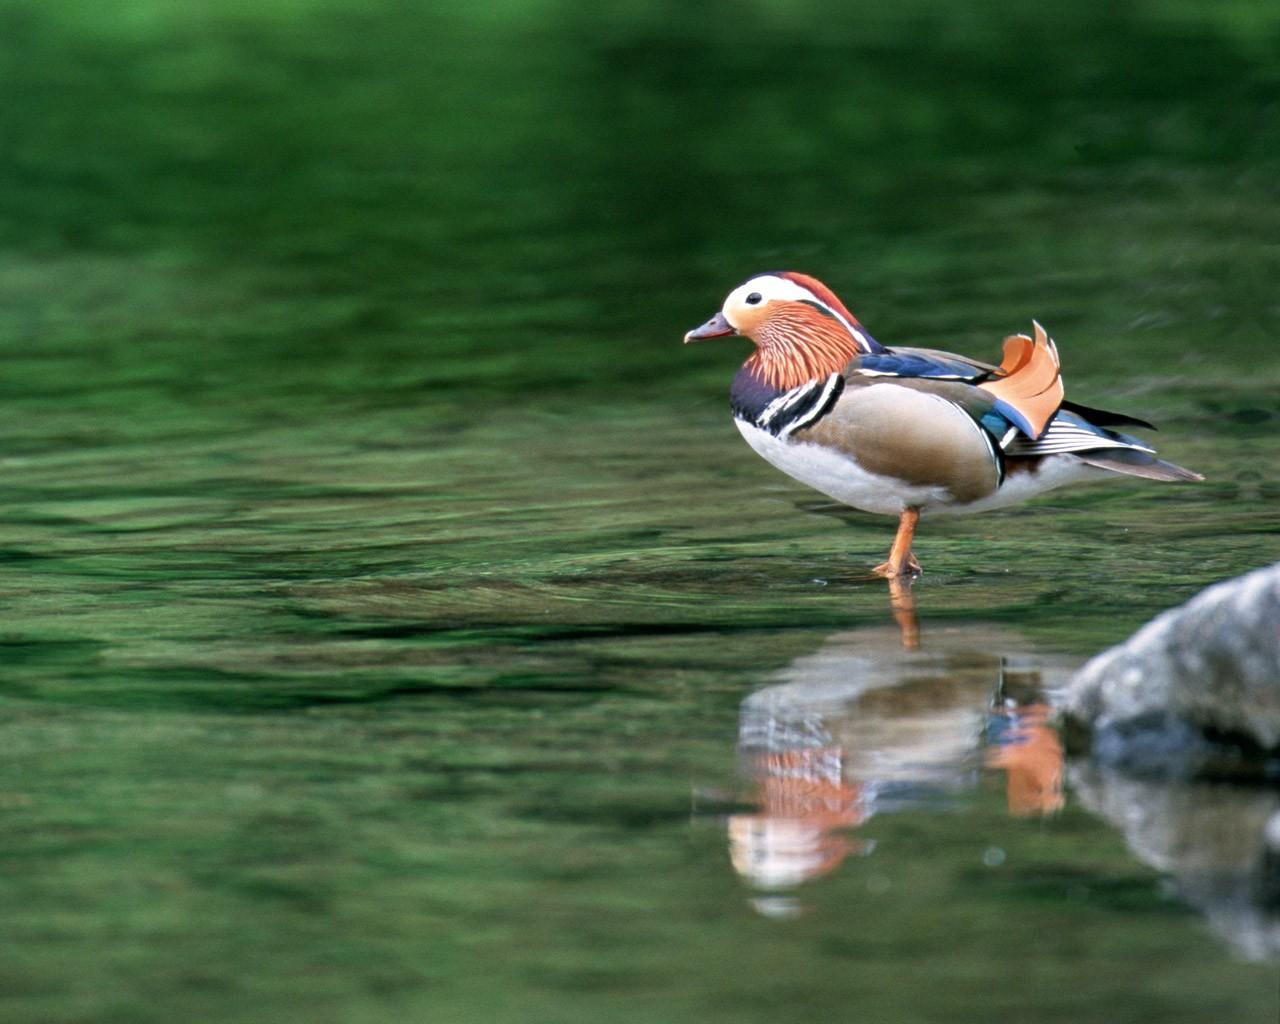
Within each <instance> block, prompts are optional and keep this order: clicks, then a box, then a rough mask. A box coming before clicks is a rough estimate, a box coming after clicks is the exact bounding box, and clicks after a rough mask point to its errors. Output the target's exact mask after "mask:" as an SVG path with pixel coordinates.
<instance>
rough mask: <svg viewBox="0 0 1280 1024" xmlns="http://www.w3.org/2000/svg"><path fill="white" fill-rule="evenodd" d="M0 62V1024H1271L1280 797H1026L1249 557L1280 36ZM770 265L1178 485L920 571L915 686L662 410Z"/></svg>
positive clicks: (712, 447)
mask: <svg viewBox="0 0 1280 1024" xmlns="http://www.w3.org/2000/svg"><path fill="white" fill-rule="evenodd" d="M815 24H821V25H822V26H823V31H821V32H815V31H814V25H815ZM0 40H3V42H2V43H0V54H2V56H3V60H0V87H3V89H4V91H5V93H6V95H18V96H21V97H22V102H20V103H11V104H6V105H5V106H4V108H3V110H0V137H3V138H4V139H6V140H7V142H6V145H5V149H6V152H7V156H6V157H5V159H4V161H3V162H2V163H0V347H2V349H3V354H4V363H3V365H4V367H5V373H4V380H3V384H0V387H2V388H3V398H4V401H3V402H2V403H0V452H2V455H3V462H2V463H0V470H2V472H0V495H2V497H3V501H2V502H0V519H2V522H3V531H4V532H3V541H2V542H0V571H2V575H0V587H2V593H3V598H4V607H5V612H6V620H5V625H4V629H3V634H2V635H0V644H2V645H3V649H4V653H5V659H4V666H5V670H4V672H3V674H0V701H2V702H3V705H2V706H3V710H4V715H3V717H2V718H0V751H3V768H2V769H0V812H2V813H3V819H2V820H3V830H2V832H0V836H2V838H0V843H2V845H0V858H2V861H0V862H2V863H3V865H4V871H3V874H0V887H2V890H3V905H4V906H5V907H6V908H7V923H8V926H9V936H10V941H9V943H8V944H7V949H6V954H5V955H4V956H3V957H0V1014H3V1016H4V1017H5V1018H6V1019H10V1020H15V1021H24V1022H28V1021H64V1020H95V1021H97V1020H104V1021H105V1020H119V1021H129V1022H138V1021H150V1020H156V1021H161V1020H172V1019H175V1018H176V1017H182V1018H186V1019H217V1020H221V1021H256V1020H263V1019H270V1020H274V1021H291V1020H298V1021H308V1022H310V1021H325V1020H334V1021H363V1020H369V1021H374V1020H386V1019H389V1018H391V1017H393V1016H394V1017H396V1018H405V1019H412V1020H417V1019H430V1020H433V1021H435V1020H440V1021H453V1020H458V1021H472V1020H486V1021H489V1020H492V1021H504V1020H511V1021H522V1022H526V1021H549V1022H550V1021H555V1022H564V1021H576V1020H599V1019H602V1018H603V1019H610V1020H636V1021H650V1020H651V1021H679V1020H695V1019H696V1020H700V1021H718V1020H726V1021H728V1020H733V1021H744V1020H746V1021H750V1020H766V1019H767V1020H778V1019H791V1018H806V1019H807V1018H812V1019H821V1020H833V1019H850V1018H853V1017H856V1018H857V1019H859V1020H868V1021H877V1020H883V1021H895V1022H897V1021H934V1020H942V1019H945V1020H978V1019H981V1020H984V1021H1022V1020H1028V1019H1035V1020H1042V1021H1055V1020H1061V1021H1072V1022H1080V1021H1094V1020H1096V1021H1107V1022H1116V1021H1122V1022H1123V1021H1135V1022H1136V1021H1148V1020H1160V1021H1207V1020H1232V1021H1236V1020H1238V1021H1252V1020H1258V1021H1264V1020H1274V1019H1275V1018H1276V1013H1277V999H1278V998H1280V995H1278V993H1277V989H1276V980H1275V978H1276V976H1275V964H1274V960H1270V961H1269V959H1268V958H1269V957H1270V956H1271V954H1270V953H1269V952H1268V949H1269V948H1270V949H1274V946H1272V947H1268V946H1267V942H1268V939H1267V936H1266V928H1267V927H1268V920H1269V919H1268V918H1267V916H1266V913H1265V912H1257V911H1256V908H1257V907H1259V906H1263V907H1264V908H1265V906H1266V905H1267V901H1268V900H1273V899H1274V891H1273V890H1270V889H1268V887H1267V886H1268V878H1270V877H1272V876H1271V875H1270V874H1268V872H1270V871H1273V869H1274V865H1273V864H1268V863H1266V862H1264V861H1260V860H1259V857H1261V846H1260V845H1259V844H1258V843H1257V834H1258V831H1259V828H1260V825H1259V822H1260V821H1261V820H1262V819H1263V818H1264V817H1265V814H1266V811H1267V810H1268V809H1269V808H1271V807H1272V805H1273V801H1274V793H1273V792H1272V791H1269V790H1261V789H1260V790H1256V791H1253V790H1212V789H1210V790H1205V789H1203V788H1195V787H1183V788H1175V789H1172V790H1168V791H1164V790H1142V789H1141V788H1140V784H1139V783H1135V782H1133V781H1132V780H1124V779H1111V778H1105V777H1101V778H1100V777H1098V776H1097V774H1096V772H1094V770H1093V769H1091V768H1090V766H1088V765H1087V764H1083V763H1066V764H1059V762H1058V754H1057V753H1056V752H1057V751H1058V748H1057V745H1056V737H1054V736H1053V734H1052V732H1051V731H1050V730H1048V729H1047V728H1046V727H1045V725H1044V722H1043V719H1042V717H1040V716H1041V712H1040V711H1039V710H1038V709H1039V708H1040V707H1042V706H1043V704H1044V703H1045V701H1046V699H1047V697H1048V694H1047V692H1046V691H1048V690H1051V689H1052V686H1053V685H1054V684H1055V682H1056V681H1059V680H1060V679H1061V678H1062V677H1063V676H1064V675H1065V674H1066V673H1067V672H1069V670H1070V669H1071V667H1073V666H1074V665H1075V664H1078V663H1079V662H1080V661H1082V660H1083V659H1084V658H1085V657H1087V656H1088V655H1090V654H1092V653H1094V652H1096V651H1098V650H1100V649H1102V648H1103V647H1105V646H1107V645H1108V644H1111V643H1114V642H1117V641H1119V640H1120V639H1122V638H1123V637H1125V636H1126V635H1127V634H1128V633H1129V632H1130V631H1131V630H1132V629H1133V628H1135V627H1136V626H1137V625H1139V624H1140V623H1142V622H1143V621H1145V620H1146V619H1147V618H1149V617H1150V616H1151V615H1153V614H1155V613H1156V612H1158V611H1160V610H1162V609H1164V608H1167V607H1170V606H1172V605H1174V604H1176V603H1178V602H1179V601H1181V600H1183V599H1185V598H1186V597H1189V596H1190V595H1191V594H1193V593H1195V592H1196V591H1197V590H1199V589H1200V588H1202V587H1203V586H1205V585H1206V584H1208V583H1210V582H1213V581H1215V580H1219V579H1223V578H1226V577H1229V576H1232V575H1235V574H1237V573H1240V572H1242V571H1244V570H1246V569H1248V568H1252V567H1254V566H1257V565H1260V564H1263V563H1265V562H1268V561H1272V560H1274V559H1276V558H1277V557H1280V515H1278V514H1277V511H1276V509H1277V504H1276V503H1277V499H1280V483H1278V482H1277V478H1276V472H1275V471H1276V455H1275V453H1276V447H1275V428H1276V424H1277V422H1278V421H1277V414H1278V412H1280V409H1278V407H1277V403H1276V398H1275V395H1276V394H1277V386H1280V359H1278V358H1277V356H1276V354H1275V347H1274V338H1275V337H1276V334H1277V327H1280V324H1278V323H1277V320H1280V315H1278V314H1280V306H1278V305H1277V302H1276V298H1275V294H1274V281H1275V280H1276V279H1277V270H1280V266H1278V263H1280V260H1278V259H1277V257H1278V256H1280V253H1278V252H1277V249H1276V245H1275V239H1276V238H1277V237H1280V214H1277V209H1280V206H1278V205H1277V203H1276V200H1277V198H1280V197H1278V196H1277V194H1276V193H1277V189H1276V184H1275V183H1276V182H1277V181H1280V175H1278V174H1277V172H1278V171H1280V132H1278V131H1277V127H1276V125H1277V122H1276V119H1275V117H1274V114H1275V111H1276V109H1277V104H1280V93H1277V88H1276V83H1277V81H1280V78H1277V68H1278V67H1280V61H1278V59H1277V58H1278V56H1280V23H1278V22H1277V21H1276V20H1275V19H1268V18H1267V17H1265V16H1264V15H1262V14H1260V13H1258V12H1257V11H1256V10H1255V8H1254V7H1253V6H1252V5H1221V6H1218V7H1215V10H1214V13H1212V14H1205V13H1202V12H1198V11H1196V10H1192V9H1191V8H1189V7H1186V6H1184V5H1181V4H1175V3H1167V4H1163V3H1154V4H1143V5H1125V6H1122V7H1120V8H1116V7H1115V6H1114V5H1101V4H1098V5H1090V4H1083V5H1078V7H1076V8H1073V10H1072V12H1056V13H1051V12H1044V13H1034V12H1030V11H1022V10H1018V9H1016V8H1014V7H1007V8H1004V7H992V8H991V9H989V10H987V9H984V10H982V11H980V12H975V13H966V12H964V11H960V10H955V11H946V12H940V11H937V10H934V9H933V8H932V7H931V6H930V7H925V6H920V7H918V8H917V7H915V6H914V5H910V4H908V5H906V6H904V7H902V8H900V11H899V13H898V14H896V15H895V16H894V17H893V18H891V19H872V18H867V17H865V16H861V15H855V14H850V13H842V12H839V11H835V10H834V9H829V8H828V7H827V6H826V5H823V4H799V3H797V4H784V5H776V7H770V8H769V9H768V10H766V9H764V8H754V7H748V8H746V9H744V10H742V11H736V12H730V11H728V10H726V11H724V12H720V11H718V10H716V9H710V8H708V9H704V8H701V7H698V6H696V5H695V6H693V7H690V6H689V5H681V6H679V7H676V6H675V5H662V4H658V5H644V6H637V7H634V8H632V7H630V6H628V5H623V6H621V7H618V8H617V9H616V10H614V11H613V13H610V14H601V13H592V12H590V11H586V10H579V9H577V8H576V7H574V6H572V5H559V4H555V3H546V4H530V5H524V6H521V7H519V8H515V7H512V6H508V5H505V4H501V3H497V2H494V3H490V4H484V5H473V6H472V7H471V8H470V9H469V10H468V11H467V12H465V13H448V14H446V13H444V12H431V11H426V10H422V9H419V8H418V7H417V6H414V5H407V4H398V3H380V4H373V5H370V4H361V5H355V4H348V3H345V2H338V0H332V2H324V0H315V2H311V0H290V2H287V3H286V2H284V0H276V2H273V3H267V4H259V5H254V7H253V8H252V9H250V8H245V7H243V6H241V5H238V4H233V3H229V2H228V3H225V4H217V5H203V6H201V7H200V8H199V10H198V11H197V10H196V9H195V8H189V6H188V5H177V4H169V3H166V2H160V0H154V2H148V3H135V4H132V5H130V11H129V14H128V16H127V17H123V16H122V17H116V16H115V15H114V14H113V15H110V16H108V15H107V14H105V13H101V12H98V11H97V9H96V8H95V9H91V8H90V7H88V6H86V5H82V4H79V3H75V2H72V0H57V2H48V0H46V2H43V3H40V4H34V3H21V2H16V3H9V4H6V5H4V7H3V8H2V9H0ZM778 264H788V265H793V266H796V267H799V268H802V269H807V270H810V271H812V272H815V273H818V274H820V275H821V276H822V277H823V278H824V279H826V280H827V281H828V282H829V283H831V284H832V285H833V286H835V287H836V288H837V289H838V290H839V291H840V292H841V294H842V295H843V297H844V298H845V299H846V300H847V301H848V303H849V305H850V306H851V307H852V308H853V309H854V310H855V311H857V312H858V313H859V315H860V316H861V317H862V318H863V320H864V322H865V323H866V324H867V325H868V327H869V328H870V330H871V331H872V332H873V333H874V334H875V335H876V336H877V337H879V338H881V340H884V341H886V342H888V343H892V342H894V341H908V340H909V341H910V342H912V343H915V344H923V345H935V346H941V347H946V348H951V349H955V350H958V351H962V352H967V353H970V354H973V355H976V356H984V355H985V356H988V357H990V356H992V355H994V354H995V353H996V352H997V351H998V339H999V338H1000V337H1001V336H1002V335H1003V334H1004V333H1007V332H1008V331H1009V330H1011V329H1017V328H1023V327H1025V326H1026V323H1027V321H1028V320H1029V319H1030V318H1031V317H1032V316H1035V317H1037V318H1039V319H1041V320H1042V321H1043V322H1044V323H1046V325H1048V326H1049V327H1050V328H1051V330H1052V331H1053V333H1054V335H1055V337H1056V338H1057V340H1058V343H1059V346H1060V348H1061V350H1062V354H1063V359H1064V364H1065V370H1066V379H1067V383H1068V387H1069V389H1070V393H1071V394H1072V396H1073V397H1075V398H1077V399H1078V400H1081V401H1084V402H1088V403H1090V404H1095V405H1103V406H1107V407H1116V408H1120V409H1123V410H1125V411H1129V412H1132V413H1135V414H1137V415H1141V416H1145V417H1149V418H1152V419H1154V420H1156V421H1157V422H1159V423H1160V425H1161V431H1160V433H1159V435H1158V440H1159V443H1160V445H1161V448H1162V453H1164V454H1166V455H1168V457H1170V458H1172V459H1174V460H1175V461H1178V462H1181V463H1183V464H1186V465H1188V466H1191V467H1194V468H1196V469H1199V470H1200V471H1202V472H1204V473H1205V474H1206V475H1207V477H1208V480H1207V482H1206V483H1205V484H1203V485H1199V486H1195V487H1173V486H1167V487H1166V486H1157V485H1154V484H1148V483H1143V482H1135V483H1133V484H1128V483H1124V482H1121V483H1118V484H1116V485H1113V486H1098V487H1094V488H1091V489H1082V490H1079V491H1073V492H1070V493H1064V494H1055V495H1051V496H1049V497H1047V498H1044V499H1041V500H1040V501H1038V502H1036V503H1034V504H1032V505H1030V506H1027V507H1025V508H1024V509H1021V510H1018V511H1016V512H1010V513H996V514H991V515H987V516H982V517H974V518H971V519H965V520H959V521H947V522H926V523H925V525H924V526H923V527H922V531H921V536H920V541H919V543H918V546H917V554H918V555H919V556H920V558H921V560H922V561H923V562H924V565H925V568H926V575H925V576H924V577H923V578H922V579H921V580H920V581H919V582H918V583H917V584H916V586H915V588H914V590H913V595H914V599H915V603H916V612H915V615H916V618H917V621H918V628H919V648H918V650H916V651H914V652H909V651H904V650H903V647H902V635H901V632H900V621H899V620H901V619H902V614H901V609H899V615H898V618H897V619H895V616H894V610H893V609H892V608H891V605H890V600H889V593H888V591H887V589H886V586H885V584H884V582H883V581H881V580H878V579H875V578H872V577H871V576H870V575H869V573H868V572H867V568H868V567H869V566H870V565H873V564H875V562H878V561H880V560H881V559H882V558H883V555H884V551H885V550H886V549H887V546H888V543H889V540H890V539H891V531H892V524H890V523H888V522H885V521H882V520H877V519H874V518H872V517H866V516H862V515H859V514H856V513H850V512H846V511H844V510H841V509H839V508H836V507H833V506H831V505H829V504H827V503H826V502H825V501H824V500H823V499H821V497H820V496H817V495H814V494H811V493H808V492H805V491H803V490H801V489H799V488H798V487H795V486H793V485H792V484H790V483H789V482H788V481H787V480H785V479H784V478H782V477H780V476H778V475H777V474H776V473H775V472H774V471H773V470H771V469H770V468H769V467H768V466H766V465H764V464H763V463H761V462H760V461H759V460H757V459H756V458H755V457H754V456H753V455H752V454H751V452H750V451H749V450H748V449H747V448H746V447H745V446H744V445H743V444H742V442H741V440H740V438H739V437H738V436H737V432H736V431H735V430H734V428H733V427H732V425H731V423H730V421H729V418H728V414H727V409H726V404H727V403H726V391H727V388H728V382H729V379H730V377H731V375H732V372H733V369H734V367H735V366H736V365H737V362H738V361H739V360H740V358H741V357H742V355H743V353H742V352H741V351H740V350H738V349H735V348H734V346H733V344H731V343H726V344H725V345H723V346H715V345H707V346H700V347H699V348H697V349H696V350H684V349H682V348H681V346H680V345H679V338H680V335H681V334H682V333H683V331H684V330H685V329H687V328H688V327H690V326H693V325H695V324H697V323H700V322H701V321H702V320H703V319H705V318H706V316H707V315H708V314H709V313H710V312H712V311H713V310H714V308H715V306H716V305H717V303H718V302H719V300H720V298H721V296H722V294H723V292H724V291H725V290H727V288H728V287H730V286H731V285H732V284H734V283H735V282H736V281H738V280H739V279H740V278H742V277H743V276H745V275H746V274H748V273H750V272H752V271H755V270H759V269H764V268H769V267H773V266H776V265H778ZM788 687H790V689H787V688H788ZM814 687H816V691H815V690H814V689H813V688H814ZM797 688H798V689H797ZM777 701H781V702H782V703H781V704H778V703H776V702H777ZM797 709H798V710H797ZM797 722H798V723H800V724H799V725H797ZM762 737H763V738H762ZM797 737H799V738H798V739H797ZM833 765H834V766H838V770H836V769H833ZM1135 787H1137V788H1136V789H1135ZM1134 806H1141V807H1145V808H1148V809H1150V814H1149V815H1148V816H1147V817H1146V818H1142V819H1140V820H1139V819H1135V818H1133V817H1132V816H1128V817H1126V808H1129V809H1131V808H1132V807H1134ZM1157 812H1158V813H1157ZM1205 813H1218V814H1219V817H1218V818H1216V819H1212V820H1210V819H1207V818H1205V817H1204V816H1203V815H1204V814H1205ZM1206 822H1209V823H1208V824H1206ZM1179 829H1182V830H1183V831H1179ZM1205 834H1212V835H1228V836H1237V837H1238V841H1235V840H1233V841H1232V842H1230V843H1224V844H1221V845H1219V846H1216V847H1214V848H1213V849H1212V850H1203V849H1200V848H1199V847H1197V846H1196V844H1195V842H1192V841H1191V840H1189V839H1188V840H1186V841H1181V840H1179V837H1180V836H1192V837H1194V836H1203V835H1205ZM1161 837H1163V840H1162V839H1161ZM1251 844H1252V845H1251ZM1188 850H1190V851H1191V853H1192V854H1194V856H1192V857H1191V858H1190V859H1189V860H1188V859H1187V858H1183V859H1181V860H1180V859H1179V857H1178V852H1179V851H1183V852H1186V851H1188ZM1270 905H1272V906H1274V903H1272V904H1270ZM1270 922H1271V926H1272V927H1274V918H1272V919H1270Z"/></svg>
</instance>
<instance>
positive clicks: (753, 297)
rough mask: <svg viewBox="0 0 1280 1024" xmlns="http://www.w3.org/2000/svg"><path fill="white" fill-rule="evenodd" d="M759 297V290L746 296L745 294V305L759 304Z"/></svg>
mask: <svg viewBox="0 0 1280 1024" xmlns="http://www.w3.org/2000/svg"><path fill="white" fill-rule="evenodd" d="M760 298H761V296H760V293H759V292H752V293H751V294H750V295H748V296H747V305H748V306H757V305H759V304H760Z"/></svg>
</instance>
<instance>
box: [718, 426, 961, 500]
mask: <svg viewBox="0 0 1280 1024" xmlns="http://www.w3.org/2000/svg"><path fill="white" fill-rule="evenodd" d="M733 422H734V423H735V424H737V427H738V430H739V432H740V433H741V434H742V436H743V437H744V438H746V441H747V444H749V445H751V447H752V448H753V449H755V452H756V454H757V455H759V456H760V457H761V458H762V459H764V460H765V462H768V463H769V464H770V465H773V466H776V467H777V468H778V469H780V470H782V472H784V473H786V474H787V476H789V477H793V478H794V479H796V480H799V481H800V482H801V483H802V484H807V485H808V486H809V487H812V488H813V489H814V490H815V491H821V492H822V493H823V494H825V495H826V496H827V497H828V498H834V499H835V500H836V501H838V502H841V503H842V504H845V505H852V506H853V507H854V508H860V509H862V511H864V512H875V513H877V514H879V515H886V516H896V515H897V514H898V513H899V512H901V511H902V510H903V509H904V508H906V506H908V505H916V506H920V507H927V506H933V505H937V504H938V503H940V502H942V501H944V500H945V496H944V494H943V490H942V488H941V487H918V486H914V485H912V484H906V483H903V482H902V481H901V480H895V479H894V478H893V477H889V476H880V475H879V474H877V473H868V472H867V471H866V470H865V469H863V468H862V467H861V466H859V465H858V464H857V463H856V462H854V461H853V459H851V458H849V457H848V456H847V455H844V454H842V453H840V452H834V451H831V450H830V449H827V448H823V447H821V446H820V445H816V444H809V443H807V442H804V441H791V440H788V439H785V438H779V437H774V436H773V435H772V434H770V433H769V432H768V431H765V430H761V429H760V428H759V427H756V426H752V425H751V424H750V423H748V422H747V421H746V420H741V419H737V418H736V417H735V418H734V421H733Z"/></svg>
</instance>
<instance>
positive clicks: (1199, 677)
mask: <svg viewBox="0 0 1280 1024" xmlns="http://www.w3.org/2000/svg"><path fill="white" fill-rule="evenodd" d="M1061 708H1062V711H1063V714H1064V715H1065V717H1066V720H1067V725H1068V729H1069V732H1070V733H1075V734H1076V735H1077V736H1079V735H1081V734H1083V735H1084V736H1086V737H1087V738H1088V739H1089V740H1090V741H1091V743H1092V747H1093V752H1094V754H1095V756H1098V757H1100V758H1101V759H1102V760H1105V761H1109V762H1112V763H1117V764H1122V765H1124V766H1125V767H1129V768H1138V769H1144V768H1152V767H1160V766H1161V765H1163V764H1165V763H1166V762H1168V761H1170V760H1176V759H1177V758H1178V757H1180V756H1184V757H1185V756H1190V757H1191V758H1192V759H1193V760H1196V761H1198V762H1199V761H1202V760H1203V758H1204V757H1205V756H1206V755H1205V749H1204V748H1205V744H1204V742H1203V739H1202V738H1203V737H1208V738H1211V739H1220V738H1224V737H1225V738H1228V739H1232V740H1237V741H1243V742H1244V743H1245V744H1246V745H1251V746H1255V747H1257V748H1260V749H1261V750H1263V751H1278V750H1280V563H1276V564H1275V565H1271V566H1268V567H1266V568H1264V569H1258V570H1257V571H1255V572H1251V573H1249V574H1248V575H1246V576H1241V577H1239V578H1237V579H1234V580H1229V581H1227V582H1226V583H1219V584H1216V585H1215V586H1212V587H1209V588H1208V589H1207V590H1205V591H1203V592H1202V593H1200V594H1198V595H1196V596H1195V597H1194V598H1192V599H1191V600H1190V601H1188V602H1187V603H1186V604H1184V605H1181V606H1180V607H1178V608H1174V609H1172V610H1170V611H1167V612H1165V613H1163V614H1162V615H1159V616H1157V617H1156V618H1154V619H1152V620H1151V622H1149V623H1147V625H1145V626H1143V627H1142V629H1140V630H1138V632H1137V633H1135V634H1134V635H1133V636H1132V637H1130V638H1129V639H1128V641H1126V642H1125V643H1123V644H1121V645H1120V646H1118V647H1113V648H1111V650H1109V651H1106V652H1105V653H1103V654H1101V655H1099V656H1098V657H1096V658H1094V659H1093V660H1092V661H1090V662H1089V663H1088V664H1087V665H1085V666H1084V668H1083V669H1081V670H1080V672H1079V673H1077V674H1076V676H1075V678H1074V679H1072V681H1071V683H1070V684H1069V686H1068V688H1067V690H1066V692H1065V694H1064V696H1063V700H1062V703H1061ZM1126 762H1127V763H1126Z"/></svg>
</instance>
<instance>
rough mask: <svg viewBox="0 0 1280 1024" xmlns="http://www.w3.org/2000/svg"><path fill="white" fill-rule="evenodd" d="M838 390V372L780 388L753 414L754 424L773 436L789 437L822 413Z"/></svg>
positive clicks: (840, 382) (841, 388)
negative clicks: (757, 413) (796, 385)
mask: <svg viewBox="0 0 1280 1024" xmlns="http://www.w3.org/2000/svg"><path fill="white" fill-rule="evenodd" d="M842 391H844V377H842V376H841V375H840V374H838V373H833V374H831V375H830V376H829V377H826V378H825V379H819V380H811V381H809V382H808V383H807V384H801V385H800V386H799V387H798V388H792V389H791V390H790V391H784V392H783V393H782V394H780V395H779V396H778V397H777V398H775V399H774V400H773V401H771V402H770V403H769V404H768V405H766V406H765V407H764V409H763V410H761V412H760V414H759V415H758V416H756V417H755V420H754V422H755V425H756V426H757V427H759V428H760V429H761V430H767V431H768V432H769V433H770V434H772V435H773V436H774V437H789V436H790V435H791V434H793V433H794V432H795V431H797V430H802V429H803V428H805V427H808V426H812V425H813V424H814V423H816V422H817V421H818V420H820V419H821V418H822V417H823V416H825V415H826V414H827V413H828V412H829V411H830V409H831V407H832V406H833V405H835V404H836V399H838V398H839V397H840V393H841V392H842Z"/></svg>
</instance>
